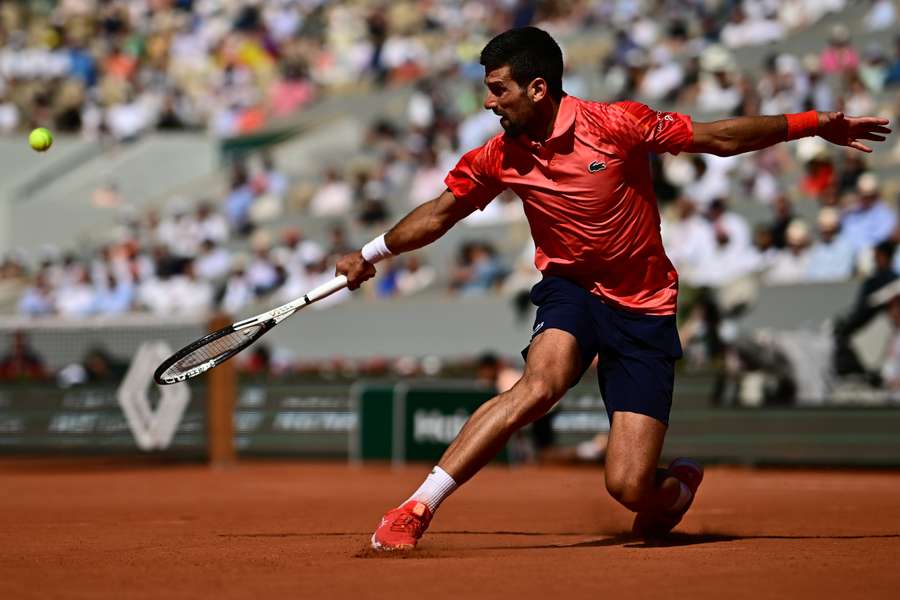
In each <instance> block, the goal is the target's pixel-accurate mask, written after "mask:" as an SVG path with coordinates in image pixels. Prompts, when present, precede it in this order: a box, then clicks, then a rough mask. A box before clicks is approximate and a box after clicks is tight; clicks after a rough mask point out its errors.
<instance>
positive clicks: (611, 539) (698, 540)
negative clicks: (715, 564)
mask: <svg viewBox="0 0 900 600" xmlns="http://www.w3.org/2000/svg"><path fill="white" fill-rule="evenodd" d="M885 538H900V533H884V534H867V535H738V534H729V533H672V534H669V535H667V536H665V537H661V538H656V539H646V540H645V539H641V538H638V537H635V536H634V535H633V534H631V533H620V534H616V535H613V536H605V537H602V538H599V539H594V540H585V541H581V542H575V543H572V544H535V545H529V546H492V547H490V548H484V549H485V550H537V549H552V548H597V547H604V546H623V547H625V548H673V547H678V546H694V545H697V544H716V543H722V542H734V541H740V540H868V539H885Z"/></svg>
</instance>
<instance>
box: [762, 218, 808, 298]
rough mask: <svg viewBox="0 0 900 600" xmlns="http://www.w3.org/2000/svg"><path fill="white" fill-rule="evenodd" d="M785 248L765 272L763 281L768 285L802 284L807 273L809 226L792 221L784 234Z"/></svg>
mask: <svg viewBox="0 0 900 600" xmlns="http://www.w3.org/2000/svg"><path fill="white" fill-rule="evenodd" d="M785 240H786V241H787V247H786V248H784V249H782V250H779V251H778V252H777V253H776V254H775V257H774V259H773V260H772V262H771V264H770V265H769V270H768V271H766V273H765V276H764V280H765V282H766V283H767V284H769V285H786V284H793V283H803V282H805V281H806V280H807V277H808V273H809V258H810V256H809V243H810V239H809V225H807V224H806V222H805V221H803V220H801V219H794V220H793V221H791V223H790V225H788V227H787V231H786V232H785Z"/></svg>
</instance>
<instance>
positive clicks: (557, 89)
mask: <svg viewBox="0 0 900 600" xmlns="http://www.w3.org/2000/svg"><path fill="white" fill-rule="evenodd" d="M481 64H482V65H484V70H485V71H486V72H490V71H493V70H494V69H499V68H501V67H505V66H508V67H509V72H510V76H511V77H512V78H513V80H514V81H515V82H516V83H518V84H519V85H520V86H522V87H525V86H527V85H528V84H529V83H531V82H532V81H533V80H534V79H536V78H538V77H541V78H542V79H544V80H545V81H546V82H547V87H548V90H549V92H550V95H551V96H552V97H553V98H556V99H559V98H561V97H562V75H563V58H562V50H560V48H559V44H557V43H556V40H554V39H553V38H552V37H550V34H549V33H547V32H546V31H544V30H543V29H538V28H537V27H521V28H518V29H510V30H508V31H504V32H503V33H501V34H500V35H498V36H496V37H495V38H494V39H492V40H491V41H490V42H488V43H487V46H485V47H484V50H482V51H481Z"/></svg>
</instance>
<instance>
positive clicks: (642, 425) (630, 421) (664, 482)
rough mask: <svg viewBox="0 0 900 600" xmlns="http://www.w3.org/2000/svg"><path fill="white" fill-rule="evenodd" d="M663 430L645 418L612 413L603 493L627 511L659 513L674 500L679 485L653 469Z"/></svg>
mask: <svg viewBox="0 0 900 600" xmlns="http://www.w3.org/2000/svg"><path fill="white" fill-rule="evenodd" d="M666 429H667V428H666V425H665V424H664V423H662V422H661V421H658V420H656V419H654V418H653V417H649V416H647V415H642V414H639V413H633V412H624V411H616V412H615V413H613V419H612V424H611V427H610V432H609V441H608V444H607V447H606V489H607V490H609V493H610V495H612V497H613V498H615V499H616V500H618V501H619V502H620V503H621V504H623V505H624V506H625V507H626V508H628V509H629V510H632V511H635V512H638V511H650V512H658V511H663V510H666V509H668V508H670V507H671V506H673V505H674V504H675V503H676V501H677V500H678V497H679V494H680V492H681V482H680V481H679V480H678V479H676V478H674V477H671V476H668V475H667V474H666V471H665V470H664V469H658V468H657V467H658V464H659V456H660V453H661V452H662V446H663V441H664V440H665V436H666Z"/></svg>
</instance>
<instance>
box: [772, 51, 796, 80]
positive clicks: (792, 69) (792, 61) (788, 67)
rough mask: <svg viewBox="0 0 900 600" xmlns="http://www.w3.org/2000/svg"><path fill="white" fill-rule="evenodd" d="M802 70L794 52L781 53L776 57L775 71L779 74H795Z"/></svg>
mask: <svg viewBox="0 0 900 600" xmlns="http://www.w3.org/2000/svg"><path fill="white" fill-rule="evenodd" d="M799 70H800V61H799V60H798V59H797V57H796V56H794V55H793V54H787V53H786V54H779V55H778V57H777V58H776V59H775V71H776V72H777V73H778V74H779V75H794V74H796V73H797V71H799Z"/></svg>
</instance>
